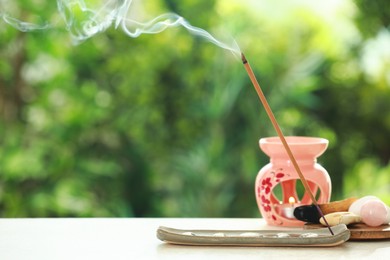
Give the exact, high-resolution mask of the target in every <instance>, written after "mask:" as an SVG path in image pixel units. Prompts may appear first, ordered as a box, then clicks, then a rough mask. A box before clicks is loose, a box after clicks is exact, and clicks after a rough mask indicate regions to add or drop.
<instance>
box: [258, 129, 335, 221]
mask: <svg viewBox="0 0 390 260" xmlns="http://www.w3.org/2000/svg"><path fill="white" fill-rule="evenodd" d="M286 141H287V143H288V144H289V147H290V149H291V151H292V153H293V154H294V157H295V159H296V161H297V163H298V165H299V168H300V169H301V171H302V173H303V175H304V176H305V179H306V181H307V182H308V185H309V187H310V189H311V191H312V193H313V195H314V196H315V198H316V200H317V202H318V203H319V204H321V203H327V202H329V200H330V195H331V190H332V185H331V181H330V177H329V174H328V172H327V171H326V170H325V169H324V168H323V167H322V166H321V165H319V164H318V163H317V157H319V156H320V155H321V154H322V153H324V152H325V150H326V148H327V147H328V140H326V139H323V138H317V137H300V136H287V137H286ZM259 144H260V148H261V150H262V151H263V152H264V153H265V154H266V155H268V156H269V157H270V163H268V164H267V165H265V166H264V167H263V168H262V169H261V170H260V171H259V173H258V175H257V178H256V185H255V192H256V201H257V205H258V207H259V209H260V212H261V215H262V216H263V218H264V219H265V220H266V221H267V223H268V224H270V225H277V226H302V225H303V224H304V222H302V221H299V220H297V219H295V217H294V208H295V207H297V206H301V205H310V204H312V200H311V198H310V195H309V194H308V193H307V192H306V191H304V190H303V186H302V184H301V187H298V185H297V181H299V182H300V178H299V175H298V173H297V172H296V170H295V168H294V166H293V164H292V163H291V161H290V158H289V157H288V154H287V152H286V150H285V148H284V146H283V144H282V142H281V141H280V139H279V137H268V138H262V139H260V141H259ZM279 185H280V186H279ZM278 186H279V187H278ZM299 188H300V189H301V193H299V192H298V191H297V189H299ZM278 192H279V194H277V193H278Z"/></svg>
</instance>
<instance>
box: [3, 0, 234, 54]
mask: <svg viewBox="0 0 390 260" xmlns="http://www.w3.org/2000/svg"><path fill="white" fill-rule="evenodd" d="M131 4H132V0H106V1H102V4H101V5H100V7H98V8H92V7H90V6H88V5H87V4H86V3H85V1H84V0H57V7H58V12H59V14H60V16H61V17H62V19H63V21H64V22H65V25H66V29H67V30H68V31H69V32H70V34H71V36H72V38H73V39H74V41H75V42H81V41H84V40H86V39H88V38H90V37H92V36H94V35H96V34H98V33H101V32H104V31H105V30H107V29H108V28H109V27H111V26H113V27H114V28H121V29H122V30H123V32H124V33H125V34H126V35H128V36H130V37H133V38H136V37H139V36H140V35H142V34H156V33H160V32H162V31H164V30H165V29H167V28H170V27H175V26H182V27H184V28H185V29H187V30H188V31H189V32H190V33H192V34H193V35H196V36H199V37H201V38H203V39H205V40H207V41H209V42H211V43H213V44H215V45H217V46H219V47H221V48H223V49H226V50H229V51H231V52H232V53H234V54H235V55H237V54H240V49H239V47H238V45H237V43H236V42H235V41H234V40H233V42H232V44H230V45H229V44H226V43H224V42H222V41H219V40H217V39H216V38H215V37H213V36H212V35H211V34H210V33H209V32H207V31H206V30H204V29H202V28H199V27H195V26H192V25H191V24H190V23H189V22H188V21H186V20H185V19H184V18H183V17H181V16H179V15H177V14H174V13H165V14H161V15H159V16H157V17H156V18H154V19H152V20H150V21H148V22H146V23H144V22H139V21H136V20H134V19H132V17H130V15H129V13H130V9H131V7H132V5H131ZM0 18H2V19H3V20H4V22H6V23H7V24H9V25H11V26H13V27H15V28H16V29H18V30H20V31H23V32H28V31H34V30H44V29H48V28H53V27H54V26H53V25H50V24H49V23H44V24H33V23H29V22H24V21H20V20H18V19H16V18H13V17H12V16H10V15H8V14H7V13H6V12H2V11H0Z"/></svg>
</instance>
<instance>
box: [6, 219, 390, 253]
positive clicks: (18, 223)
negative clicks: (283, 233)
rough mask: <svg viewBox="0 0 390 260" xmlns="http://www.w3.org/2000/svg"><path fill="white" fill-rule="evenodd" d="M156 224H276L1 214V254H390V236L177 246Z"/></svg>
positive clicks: (242, 226)
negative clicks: (314, 243) (302, 244)
mask: <svg viewBox="0 0 390 260" xmlns="http://www.w3.org/2000/svg"><path fill="white" fill-rule="evenodd" d="M160 225H161V226H169V227H174V228H183V229H275V227H271V226H268V225H266V224H265V222H264V220H262V219H199V218H196V219H195V218H194V219H191V218H177V219H175V218H73V219H71V218H70V219H64V218H62V219H61V218H59V219H54V218H52V219H0V259H2V260H14V259H37V260H44V259H51V260H52V259H53V260H56V259H224V260H228V259H312V260H313V259H314V260H317V259H376V260H385V259H390V241H389V240H385V241H369V242H356V241H348V242H346V243H344V244H342V245H340V246H336V247H328V248H296V247H211V246H207V247H206V246H179V245H170V244H165V243H163V242H161V241H160V240H158V239H157V238H156V230H157V228H158V226H160ZM277 229H281V228H277Z"/></svg>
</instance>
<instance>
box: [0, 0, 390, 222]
mask: <svg viewBox="0 0 390 260" xmlns="http://www.w3.org/2000/svg"><path fill="white" fill-rule="evenodd" d="M6 3H7V4H6ZM0 4H1V5H2V6H3V7H2V9H3V10H7V12H9V13H10V14H11V15H12V16H14V17H15V18H18V19H20V20H22V21H28V22H31V23H38V24H39V23H44V21H49V23H50V24H54V25H55V26H54V27H52V28H48V29H45V30H34V31H31V32H23V31H21V30H17V29H15V28H14V27H12V26H10V25H9V24H7V23H5V22H2V23H1V26H0V136H1V138H0V217H90V216H94V217H103V216H106V217H109V216H115V217H131V216H136V217H259V216H260V213H259V211H258V209H257V205H256V202H255V195H254V180H255V177H256V175H257V172H258V170H259V169H260V168H261V167H262V166H263V165H265V164H266V163H267V162H268V158H267V157H266V156H265V154H263V153H262V152H261V151H260V149H259V147H258V140H259V139H260V138H262V137H266V136H274V135H275V132H274V130H273V128H272V125H271V124H270V122H269V120H268V118H267V116H266V114H265V112H264V110H263V108H262V106H261V104H260V103H259V100H258V97H257V95H256V92H255V91H254V90H253V87H252V85H251V83H250V81H249V78H248V76H247V74H246V72H245V70H244V68H243V66H242V64H241V62H240V61H239V60H238V59H237V58H236V57H234V55H232V54H231V53H230V52H229V51H226V50H223V49H221V48H218V47H216V46H215V45H213V44H211V43H208V42H206V41H204V40H203V39H201V38H198V37H194V36H193V35H191V34H189V33H188V31H186V30H185V29H184V28H182V27H175V28H170V29H168V30H166V31H164V32H162V33H159V34H155V35H141V36H140V37H138V38H135V39H134V38H130V37H128V36H127V35H125V34H124V33H123V31H122V30H121V29H120V28H117V29H115V28H114V27H110V28H108V29H107V30H106V31H105V32H104V33H99V34H97V35H96V36H94V37H92V38H90V39H88V40H86V41H84V42H82V43H79V44H77V45H74V44H72V40H71V37H70V34H69V32H68V31H67V30H66V26H65V24H64V22H63V21H62V19H61V16H60V15H59V12H58V11H57V5H56V3H55V1H24V0H18V1H15V2H12V1H8V2H7V1H0ZM133 12H134V13H135V14H137V15H138V16H139V17H140V19H142V18H145V21H146V20H147V19H150V18H153V16H156V15H159V14H161V13H165V12H174V13H177V14H179V15H181V16H183V17H185V18H186V19H187V20H188V21H189V22H190V23H191V24H192V25H194V26H197V27H201V28H203V29H205V30H207V31H209V32H211V33H212V34H213V35H215V36H216V37H217V38H219V39H228V41H231V39H232V38H234V39H235V40H236V41H237V43H238V44H239V45H240V48H241V50H242V51H243V52H244V53H245V55H246V56H247V58H248V60H249V61H250V62H251V65H252V68H253V69H254V71H255V73H256V75H257V77H258V79H259V81H260V83H261V85H262V87H263V90H264V92H265V94H266V96H267V97H268V99H269V103H270V105H271V107H272V108H273V110H274V112H275V115H276V118H277V119H278V121H279V123H280V125H281V127H282V128H283V131H284V133H285V134H286V135H307V136H320V137H324V138H327V139H329V141H330V145H329V148H328V150H327V151H326V152H325V153H324V154H323V155H322V156H321V157H320V158H319V162H320V163H321V164H322V165H323V166H324V167H325V168H326V169H327V170H328V172H329V174H330V176H331V179H332V186H333V192H332V200H339V199H343V198H346V197H349V196H364V195H376V196H378V197H380V198H381V199H382V200H384V201H385V202H386V203H387V204H390V164H389V158H390V142H389V138H390V134H389V133H390V9H389V8H388V3H387V1H386V0H375V1H368V0H366V1H364V0H355V1H352V0H350V1H348V0H340V1H322V2H318V1H309V0H307V1H303V0H301V1H298V0H294V1H290V0H284V1H282V0H277V1H265V0H261V1H255V0H198V1H191V0H165V1H164V0H161V1H151V0H149V1H139V3H137V4H134V9H133ZM141 14H142V15H141Z"/></svg>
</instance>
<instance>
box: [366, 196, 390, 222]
mask: <svg viewBox="0 0 390 260" xmlns="http://www.w3.org/2000/svg"><path fill="white" fill-rule="evenodd" d="M360 216H361V218H362V221H363V222H364V223H365V224H366V225H367V226H371V227H377V226H380V225H382V224H387V223H386V222H387V208H386V205H385V204H384V203H383V202H382V201H380V200H370V201H367V202H366V203H364V204H363V205H362V207H361V208H360Z"/></svg>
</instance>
